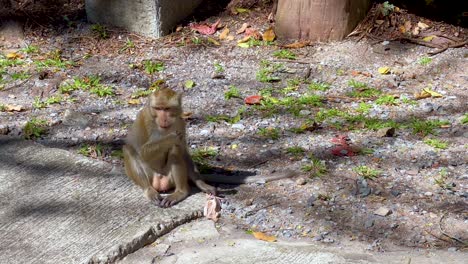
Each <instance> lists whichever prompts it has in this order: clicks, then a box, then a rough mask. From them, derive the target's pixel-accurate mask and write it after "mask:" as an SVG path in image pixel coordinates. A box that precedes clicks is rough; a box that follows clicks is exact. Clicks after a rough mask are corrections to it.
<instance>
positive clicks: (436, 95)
mask: <svg viewBox="0 0 468 264" xmlns="http://www.w3.org/2000/svg"><path fill="white" fill-rule="evenodd" d="M423 91H424V92H426V93H428V94H430V95H431V96H432V97H435V98H439V97H444V96H443V95H441V94H440V93H438V92H434V91H432V90H430V89H429V88H424V89H423Z"/></svg>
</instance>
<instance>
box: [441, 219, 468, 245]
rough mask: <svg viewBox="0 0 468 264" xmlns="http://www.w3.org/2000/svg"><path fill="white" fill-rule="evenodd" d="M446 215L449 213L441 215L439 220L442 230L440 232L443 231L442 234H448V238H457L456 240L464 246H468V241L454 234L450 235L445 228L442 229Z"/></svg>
mask: <svg viewBox="0 0 468 264" xmlns="http://www.w3.org/2000/svg"><path fill="white" fill-rule="evenodd" d="M446 215H447V213H444V214H443V215H442V216H441V217H440V220H439V230H440V232H441V233H442V235H444V236H446V237H448V238H450V239H452V240H455V241H457V242H458V243H460V244H463V245H464V246H468V241H463V240H461V239H459V238H456V237H454V236H451V235H449V234H448V233H447V232H445V231H444V229H442V221H443V219H444V218H445V216H446Z"/></svg>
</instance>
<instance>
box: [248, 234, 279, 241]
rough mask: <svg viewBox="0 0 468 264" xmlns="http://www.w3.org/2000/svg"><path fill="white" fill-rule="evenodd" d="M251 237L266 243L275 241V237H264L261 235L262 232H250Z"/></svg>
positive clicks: (264, 235)
mask: <svg viewBox="0 0 468 264" xmlns="http://www.w3.org/2000/svg"><path fill="white" fill-rule="evenodd" d="M252 235H253V236H254V237H255V238H256V239H259V240H263V241H266V242H275V241H276V237H275V236H268V235H266V234H265V233H262V232H252Z"/></svg>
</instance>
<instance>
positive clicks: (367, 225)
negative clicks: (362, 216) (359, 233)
mask: <svg viewBox="0 0 468 264" xmlns="http://www.w3.org/2000/svg"><path fill="white" fill-rule="evenodd" d="M374 222H375V220H374V219H372V218H371V219H367V220H366V222H365V223H364V227H365V228H371V227H373V226H374Z"/></svg>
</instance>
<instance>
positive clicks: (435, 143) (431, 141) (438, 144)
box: [424, 138, 448, 149]
mask: <svg viewBox="0 0 468 264" xmlns="http://www.w3.org/2000/svg"><path fill="white" fill-rule="evenodd" d="M424 143H426V144H427V145H429V146H431V147H434V148H437V149H446V148H447V147H448V143H447V142H444V141H441V140H438V139H435V138H425V139H424Z"/></svg>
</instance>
